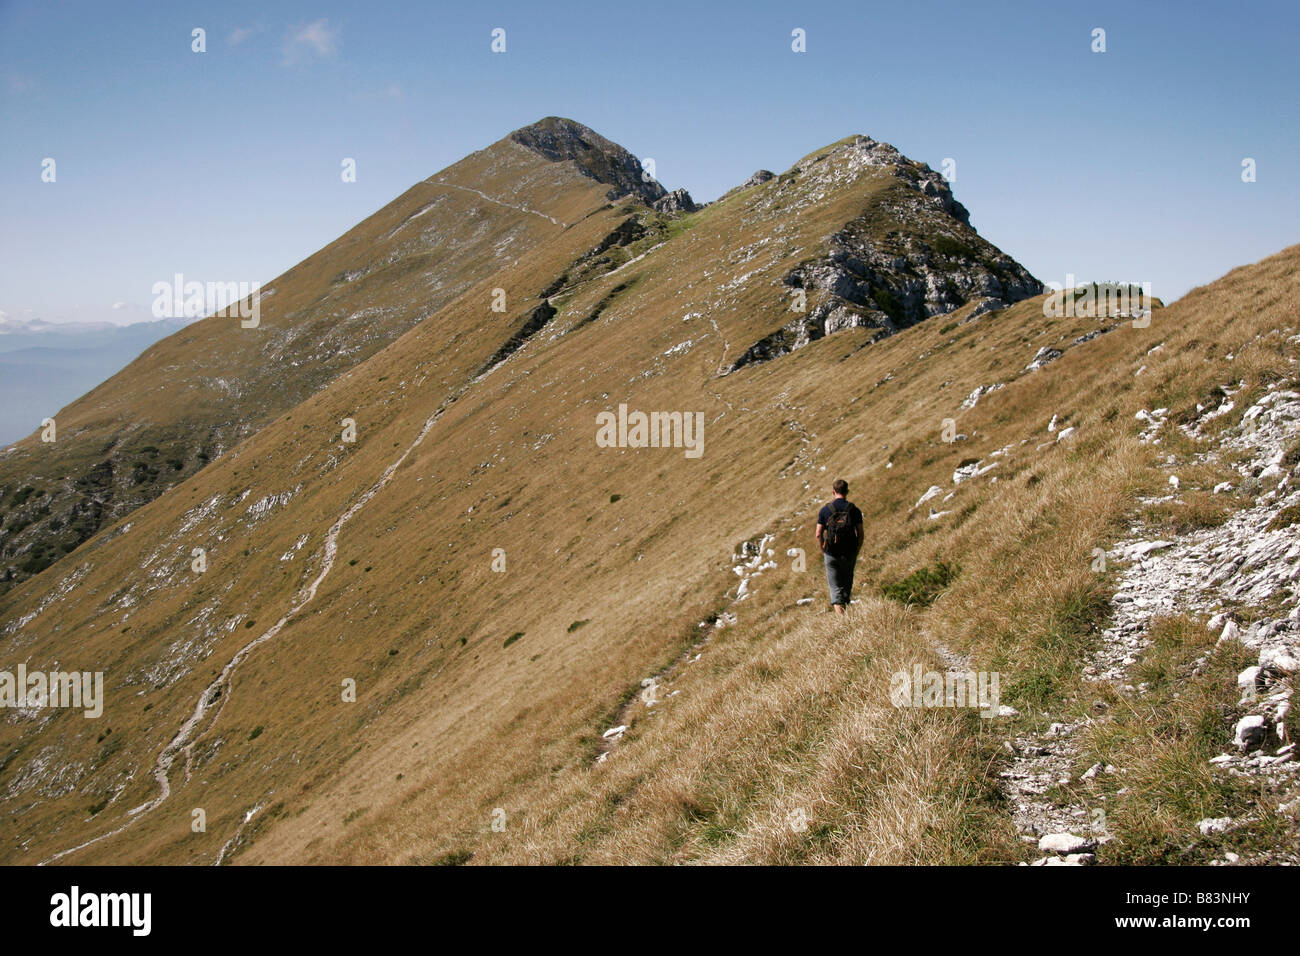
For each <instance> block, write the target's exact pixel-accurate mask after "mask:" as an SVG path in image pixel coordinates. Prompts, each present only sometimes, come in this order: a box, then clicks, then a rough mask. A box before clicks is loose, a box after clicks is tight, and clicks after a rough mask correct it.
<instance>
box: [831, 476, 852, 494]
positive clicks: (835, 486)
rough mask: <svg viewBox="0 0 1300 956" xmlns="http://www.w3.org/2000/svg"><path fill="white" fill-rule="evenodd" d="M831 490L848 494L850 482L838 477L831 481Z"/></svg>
mask: <svg viewBox="0 0 1300 956" xmlns="http://www.w3.org/2000/svg"><path fill="white" fill-rule="evenodd" d="M831 491H833V492H835V493H836V494H837V495H847V494H848V493H849V483H848V482H847V481H845V480H844V479H843V478H836V479H835V480H834V481H833V482H831Z"/></svg>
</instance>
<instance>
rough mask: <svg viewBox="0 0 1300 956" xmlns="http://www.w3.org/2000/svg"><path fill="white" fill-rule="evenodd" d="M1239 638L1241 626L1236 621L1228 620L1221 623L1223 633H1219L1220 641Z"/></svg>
mask: <svg viewBox="0 0 1300 956" xmlns="http://www.w3.org/2000/svg"><path fill="white" fill-rule="evenodd" d="M1240 638H1241V628H1240V627H1238V626H1237V622H1236V621H1229V622H1228V623H1227V624H1225V625H1223V633H1222V634H1220V635H1219V640H1221V641H1235V640H1239V639H1240Z"/></svg>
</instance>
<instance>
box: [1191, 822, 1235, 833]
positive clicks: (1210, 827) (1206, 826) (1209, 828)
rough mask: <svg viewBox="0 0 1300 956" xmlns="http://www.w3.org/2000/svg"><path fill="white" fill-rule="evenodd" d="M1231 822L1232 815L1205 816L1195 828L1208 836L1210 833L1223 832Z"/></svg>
mask: <svg viewBox="0 0 1300 956" xmlns="http://www.w3.org/2000/svg"><path fill="white" fill-rule="evenodd" d="M1231 823H1232V817H1206V818H1205V819H1204V820H1202V821H1201V822H1200V823H1198V824H1196V829H1198V830H1200V831H1201V835H1202V836H1209V835H1210V834H1212V833H1222V832H1224V831H1225V830H1227V829H1228V826H1229V825H1230V824H1231Z"/></svg>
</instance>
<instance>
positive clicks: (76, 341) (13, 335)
mask: <svg viewBox="0 0 1300 956" xmlns="http://www.w3.org/2000/svg"><path fill="white" fill-rule="evenodd" d="M186 324H188V323H187V322H186V320H184V319H160V320H158V321H156V322H136V323H133V324H131V325H114V324H113V323H111V322H46V321H43V320H41V319H15V318H12V317H11V316H7V315H3V314H0V446H4V445H8V444H10V443H11V442H14V441H17V440H18V439H19V438H22V437H23V436H24V435H28V434H31V433H32V432H33V431H35V430H36V429H37V428H39V427H40V423H41V420H42V419H44V418H47V417H49V416H52V415H54V414H55V413H56V412H58V410H59V409H61V408H63V406H65V405H67V404H68V403H69V402H71V401H73V400H74V399H76V398H78V397H79V396H81V395H84V394H85V393H86V392H88V391H90V390H91V389H92V388H94V387H95V386H96V385H98V384H99V383H100V382H102V381H104V380H105V379H107V378H108V377H110V376H111V375H114V374H115V373H117V372H119V371H121V370H122V369H123V368H125V367H126V365H127V364H128V363H129V362H130V361H131V360H132V359H134V358H135V357H136V356H138V355H139V354H140V353H141V352H143V351H144V350H145V349H147V348H148V347H149V346H151V345H153V344H154V343H155V342H157V341H160V340H161V339H165V338H166V337H167V336H169V335H171V334H172V333H173V332H176V331H179V330H180V329H182V328H184V327H185V326H186Z"/></svg>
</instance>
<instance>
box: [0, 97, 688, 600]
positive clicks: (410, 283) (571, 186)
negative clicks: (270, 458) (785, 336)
mask: <svg viewBox="0 0 1300 956" xmlns="http://www.w3.org/2000/svg"><path fill="white" fill-rule="evenodd" d="M557 129H560V130H567V131H568V135H569V139H566V140H564V141H563V142H564V143H565V144H567V145H568V147H570V148H560V149H554V148H550V147H551V146H552V145H553V143H552V141H553V140H554V138H555V137H556V135H558V134H556V133H555V130H557ZM582 135H587V136H588V137H589V138H590V139H591V144H590V146H589V147H588V148H586V149H581V148H578V147H576V146H574V145H573V143H572V142H570V140H579V139H580V138H581V136H582ZM598 186H604V187H605V188H597V187H598ZM624 193H632V194H634V195H636V196H641V195H643V194H644V195H645V196H646V197H647V198H649V197H657V196H659V195H662V194H663V188H662V187H660V186H659V184H658V183H654V182H653V181H652V182H650V183H642V182H641V177H640V165H639V163H638V161H637V160H636V158H635V157H633V156H632V155H631V154H630V153H628V152H627V151H626V150H624V149H622V148H621V147H619V146H616V145H614V144H612V143H610V142H609V141H608V140H605V139H603V138H601V137H598V136H596V134H594V133H592V132H591V131H590V130H588V129H586V127H583V126H580V125H579V124H576V123H572V121H559V120H555V119H554V118H549V119H547V120H543V121H542V122H540V123H538V124H536V125H535V126H533V127H527V128H525V129H524V130H519V131H516V132H515V133H513V134H511V135H510V136H508V137H506V138H503V139H502V140H500V141H499V142H497V143H494V144H493V145H492V146H490V147H488V148H487V149H485V150H482V151H480V152H478V153H475V154H473V155H471V156H469V157H466V158H465V159H463V160H461V161H460V162H458V163H456V164H455V165H453V166H450V167H448V168H447V169H445V170H443V171H442V172H440V173H438V174H436V175H435V176H433V177H431V178H430V179H428V180H425V181H424V182H421V183H418V184H416V185H415V186H412V187H411V188H410V189H409V190H407V191H406V192H405V193H403V194H402V195H401V196H399V197H398V198H397V199H395V200H393V202H391V203H389V204H388V205H387V206H385V207H384V208H383V209H381V210H379V211H378V212H377V213H375V214H374V215H373V216H371V217H369V218H368V219H366V220H365V221H363V222H362V223H360V224H359V225H357V226H356V227H355V228H353V229H351V230H349V231H348V232H347V233H346V234H344V235H343V236H341V237H339V238H338V239H337V240H335V241H334V242H332V243H330V244H329V245H328V246H326V247H325V248H324V249H322V250H321V251H320V252H317V253H316V254H315V255H313V256H310V257H309V258H307V259H306V260H304V261H303V262H301V263H299V264H298V265H296V266H294V267H293V268H292V269H290V270H289V271H288V272H286V273H285V274H284V275H281V276H278V277H277V278H275V279H274V280H272V281H270V282H268V283H265V285H264V286H263V288H262V290H261V298H260V318H259V324H258V326H257V327H256V328H243V327H241V325H240V319H239V318H231V317H225V316H212V317H209V318H207V319H204V320H203V321H200V322H196V323H193V324H192V325H190V326H189V327H187V328H185V329H184V330H183V331H181V332H178V333H177V334H175V335H172V336H170V337H169V338H167V339H166V340H165V341H163V342H161V343H159V344H158V345H156V346H154V347H153V348H150V349H149V350H148V351H146V352H145V353H144V354H143V355H141V356H140V358H138V359H137V360H136V361H135V362H133V363H131V365H130V366H129V367H127V368H126V369H124V370H123V371H122V372H121V373H119V374H117V375H115V376H113V377H112V378H111V379H109V380H108V381H106V382H104V383H103V384H102V385H100V386H99V387H98V388H96V389H94V390H93V391H91V392H90V393H88V394H87V395H85V396H84V397H83V398H81V399H79V400H77V401H75V402H73V403H72V404H71V405H69V406H68V407H67V408H65V409H62V410H61V411H58V410H56V409H54V408H50V409H48V410H47V411H46V413H45V414H46V415H50V416H53V417H54V419H55V422H56V425H57V432H56V440H55V442H54V443H52V444H50V443H43V442H42V441H41V438H40V435H39V434H38V433H33V434H32V435H31V436H29V437H28V438H27V439H25V440H23V441H20V442H18V443H16V444H15V445H14V446H12V447H10V448H8V449H5V450H4V451H3V452H0V591H3V590H6V589H8V588H9V587H11V586H12V585H13V583H14V582H16V581H21V580H24V579H25V578H27V577H29V576H31V575H32V574H34V573H37V572H38V571H41V570H43V569H44V568H46V567H48V566H49V565H50V564H52V563H53V562H54V561H56V560H58V559H59V558H60V557H62V556H63V555H64V554H67V553H69V552H71V551H73V550H74V549H76V548H77V547H78V546H79V545H80V544H81V543H82V542H83V541H85V540H86V539H88V538H89V537H91V536H92V535H93V534H95V533H96V532H97V531H98V530H100V529H101V528H105V527H107V526H109V525H111V524H112V523H113V522H115V521H118V520H120V519H122V518H124V517H125V516H127V515H128V514H130V513H131V512H132V511H133V510H135V509H136V508H138V507H139V506H140V505H142V504H144V503H146V502H148V501H151V500H153V499H154V498H156V497H157V496H158V495H159V494H161V493H162V492H163V491H165V490H166V489H167V488H170V487H173V486H174V485H176V484H177V483H179V482H181V481H183V480H184V479H186V478H187V477H189V476H190V475H192V474H193V473H194V472H196V471H197V470H198V469H200V468H202V467H203V466H204V465H205V464H207V463H208V462H209V461H212V460H213V459H215V458H218V457H220V456H221V455H222V454H224V453H225V452H226V451H227V450H229V449H230V448H233V447H234V446H235V445H237V444H238V443H239V441H240V440H242V439H243V438H245V437H247V436H248V435H251V434H253V433H254V432H256V431H257V430H258V429H259V428H261V427H262V426H263V425H265V424H266V423H267V422H269V421H271V420H272V419H274V418H275V417H276V416H278V415H280V414H282V413H283V412H286V411H288V410H289V409H291V408H293V407H294V406H295V405H297V404H299V403H300V402H302V401H303V400H305V399H306V398H308V397H309V396H311V395H313V394H315V393H316V392H318V391H319V390H320V389H321V388H323V387H324V386H325V385H326V384H327V383H328V382H330V381H332V380H334V379H335V378H336V377H337V376H338V375H339V374H340V373H341V372H343V371H346V370H347V369H350V368H352V367H353V366H355V365H356V364H357V363H358V362H361V361H364V360H365V359H366V358H368V357H370V356H371V355H373V354H374V353H375V352H377V351H378V350H379V349H381V348H383V347H384V346H385V345H387V344H389V343H391V342H393V341H394V340H395V339H397V338H398V337H400V336H401V335H402V334H403V333H405V332H406V331H408V330H409V329H411V328H412V327H413V326H415V325H416V324H418V323H420V322H422V321H425V320H427V319H428V318H430V317H431V316H433V315H434V314H435V313H437V312H438V311H439V309H441V308H442V307H444V306H446V305H447V304H448V303H450V302H452V301H454V300H455V299H456V298H457V297H459V296H461V295H463V294H464V293H465V292H466V290H468V289H470V288H472V287H474V286H476V285H478V284H479V283H481V282H482V281H484V280H485V279H486V278H488V277H489V276H491V275H492V274H493V273H494V272H495V271H496V270H498V269H499V268H500V267H501V265H502V263H503V262H510V261H512V260H513V259H515V258H517V257H518V256H519V255H521V253H522V251H523V250H525V249H528V250H531V249H535V248H537V247H538V246H541V245H544V244H546V243H549V242H556V243H559V244H560V245H564V246H566V248H567V250H568V251H567V252H566V253H564V255H565V256H568V257H576V256H577V255H578V254H579V253H580V252H581V251H582V250H583V248H584V246H583V243H585V242H586V241H587V240H586V239H585V238H584V237H583V236H582V235H581V233H580V232H578V233H575V232H574V231H573V226H574V225H575V224H576V223H578V222H579V221H580V220H582V219H583V218H584V217H586V216H588V215H590V214H591V213H593V212H594V211H596V210H597V209H599V208H601V206H602V205H604V204H605V203H606V201H607V199H608V197H609V195H610V194H614V195H621V194H624ZM162 278H165V279H166V280H168V281H171V279H172V277H171V276H166V277H162ZM189 278H191V279H197V278H211V277H195V276H191V277H189ZM222 278H223V279H232V278H243V279H246V280H251V279H252V278H255V277H222ZM527 291H528V292H529V293H535V292H536V290H527ZM520 292H521V294H522V292H523V290H520ZM462 330H463V327H457V328H456V329H453V330H446V331H449V332H450V331H462ZM56 411H57V414H55V413H56ZM39 422H40V418H39V417H38V418H36V419H34V420H33V421H32V422H31V425H32V426H33V427H36V426H37V425H38V424H39Z"/></svg>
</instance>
